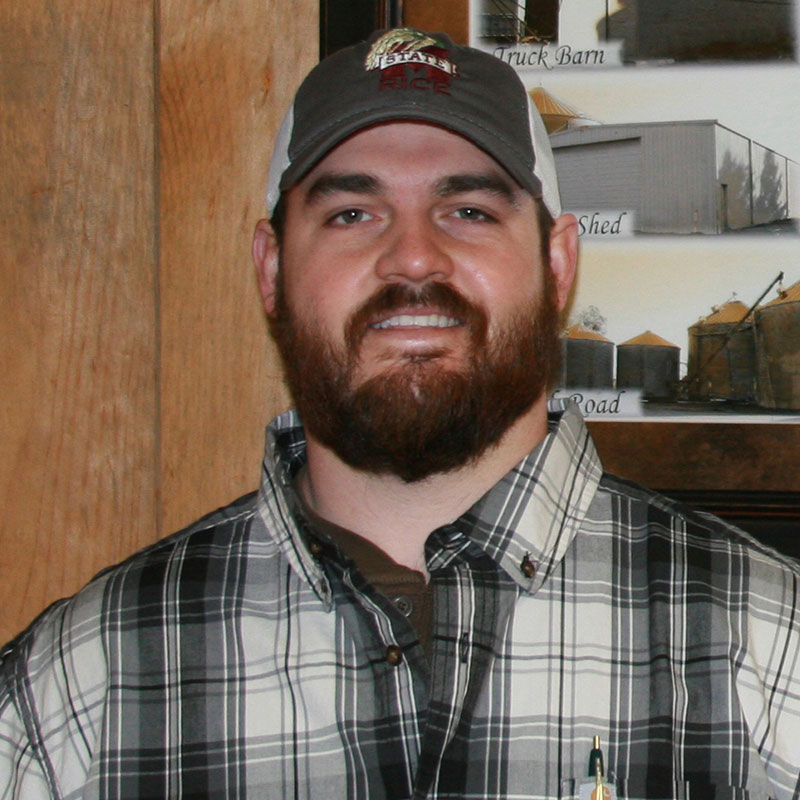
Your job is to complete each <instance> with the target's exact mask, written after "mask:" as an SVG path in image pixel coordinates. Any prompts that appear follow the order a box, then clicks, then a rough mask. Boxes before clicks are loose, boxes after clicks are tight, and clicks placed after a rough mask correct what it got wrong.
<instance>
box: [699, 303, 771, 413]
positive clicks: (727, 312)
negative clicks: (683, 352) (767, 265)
mask: <svg viewBox="0 0 800 800" xmlns="http://www.w3.org/2000/svg"><path fill="white" fill-rule="evenodd" d="M747 312H748V307H747V306H746V305H745V304H744V303H742V302H740V301H738V300H734V301H732V302H728V303H725V304H724V305H722V306H720V307H719V308H715V309H714V311H713V313H711V314H710V315H709V316H707V317H704V318H703V319H701V320H699V321H698V322H696V323H695V324H694V325H692V326H691V327H690V328H689V369H688V373H687V377H686V387H687V393H688V397H689V399H690V400H733V401H736V402H741V403H754V402H755V401H756V394H757V392H756V353H755V341H754V339H753V321H752V315H751V316H750V317H748V315H747Z"/></svg>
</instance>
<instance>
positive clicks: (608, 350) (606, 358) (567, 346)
mask: <svg viewBox="0 0 800 800" xmlns="http://www.w3.org/2000/svg"><path fill="white" fill-rule="evenodd" d="M564 387H565V388H568V389H577V388H583V389H612V388H613V387H614V343H613V342H612V341H610V340H609V339H606V338H605V337H604V336H601V335H600V334H599V333H596V332H595V331H587V330H586V329H585V328H582V327H581V326H580V325H573V326H572V327H571V328H569V330H567V335H566V337H565V339H564Z"/></svg>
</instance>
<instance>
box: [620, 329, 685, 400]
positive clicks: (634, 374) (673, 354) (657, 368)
mask: <svg viewBox="0 0 800 800" xmlns="http://www.w3.org/2000/svg"><path fill="white" fill-rule="evenodd" d="M680 353H681V350H680V348H679V347H678V346H677V345H674V344H672V343H671V342H668V341H667V340H666V339H662V338H661V337H660V336H657V335H656V334H655V333H653V332H652V331H645V332H644V333H643V334H641V336H636V337H635V338H633V339H629V340H628V341H627V342H623V343H622V344H620V345H618V346H617V388H618V389H642V396H643V397H644V398H645V399H651V400H674V399H675V398H676V397H677V394H678V379H679V369H680Z"/></svg>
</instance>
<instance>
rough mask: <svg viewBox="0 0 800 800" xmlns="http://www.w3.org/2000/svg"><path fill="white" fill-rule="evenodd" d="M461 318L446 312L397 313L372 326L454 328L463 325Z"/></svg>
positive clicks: (380, 328)
mask: <svg viewBox="0 0 800 800" xmlns="http://www.w3.org/2000/svg"><path fill="white" fill-rule="evenodd" d="M461 324H462V323H461V320H459V319H456V318H455V317H448V316H445V315H444V314H397V315H396V316H394V317H388V318H387V319H382V320H380V322H374V323H373V324H372V325H371V326H370V327H371V328H373V329H376V330H386V329H387V328H453V327H455V326H456V325H461Z"/></svg>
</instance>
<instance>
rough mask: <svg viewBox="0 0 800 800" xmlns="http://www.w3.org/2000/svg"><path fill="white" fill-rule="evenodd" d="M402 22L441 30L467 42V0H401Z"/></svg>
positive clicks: (413, 26) (427, 28) (455, 39)
mask: <svg viewBox="0 0 800 800" xmlns="http://www.w3.org/2000/svg"><path fill="white" fill-rule="evenodd" d="M403 22H404V23H405V24H406V25H409V26H410V27H412V28H421V29H422V30H425V31H443V32H444V33H447V34H449V35H450V36H451V37H452V39H453V41H455V42H458V43H459V44H469V0H436V2H431V0H403Z"/></svg>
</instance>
